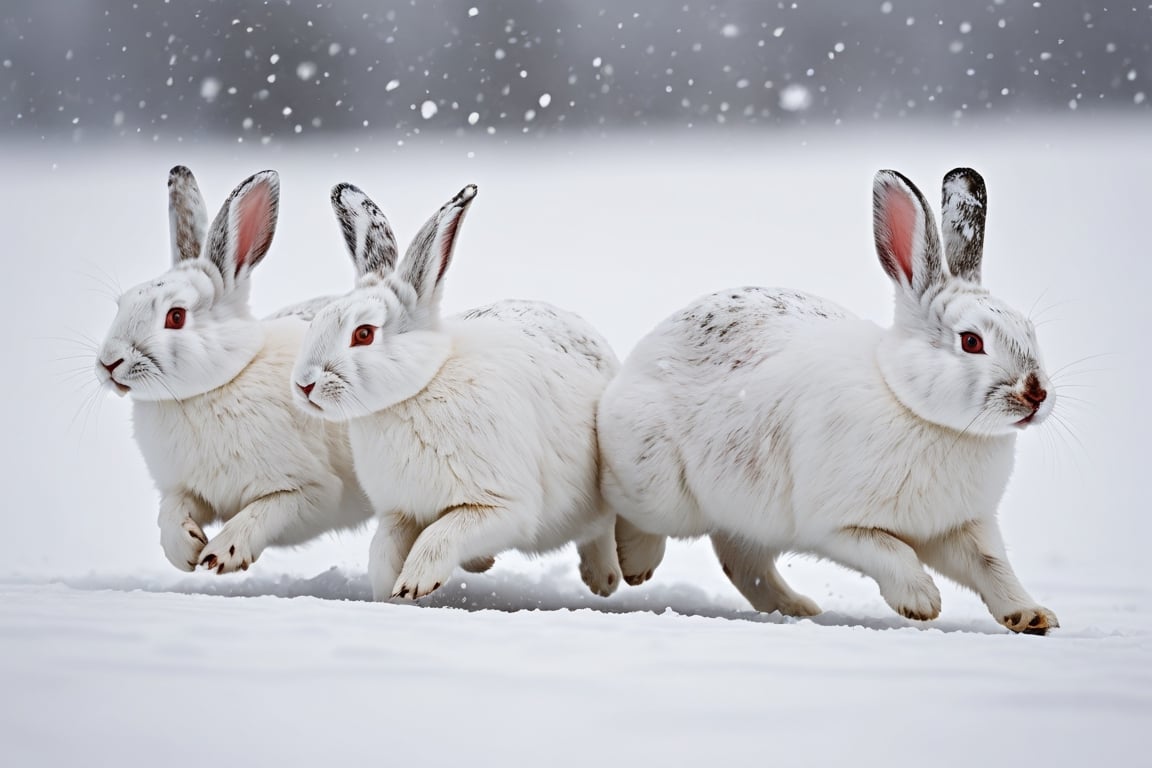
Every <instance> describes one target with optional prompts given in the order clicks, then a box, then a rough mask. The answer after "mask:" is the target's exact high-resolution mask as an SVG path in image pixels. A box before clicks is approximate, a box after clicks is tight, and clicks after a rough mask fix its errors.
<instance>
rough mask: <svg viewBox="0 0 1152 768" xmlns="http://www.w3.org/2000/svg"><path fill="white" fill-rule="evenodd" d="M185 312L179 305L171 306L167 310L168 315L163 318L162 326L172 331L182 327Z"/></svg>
mask: <svg viewBox="0 0 1152 768" xmlns="http://www.w3.org/2000/svg"><path fill="white" fill-rule="evenodd" d="M186 314H187V313H185V311H184V310H182V309H180V308H179V307H172V309H170V310H168V316H167V317H165V318H164V327H165V328H171V329H172V330H174V331H178V330H180V329H181V328H183V327H184V320H185V317H186Z"/></svg>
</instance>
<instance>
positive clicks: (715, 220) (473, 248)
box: [0, 120, 1152, 766]
mask: <svg viewBox="0 0 1152 768" xmlns="http://www.w3.org/2000/svg"><path fill="white" fill-rule="evenodd" d="M1148 137H1149V134H1148V125H1147V123H1146V122H1137V121H1128V122H1111V123H1110V122H1106V121H1100V120H1097V121H1090V120H1080V121H1074V122H1064V123H1059V122H1057V123H1027V122H1025V123H1022V124H1020V125H1017V126H1015V127H1004V126H1003V125H1001V126H998V127H992V126H973V125H969V126H966V127H963V128H955V127H941V126H937V125H934V124H927V123H925V124H914V123H913V124H910V125H909V126H907V127H902V128H901V129H900V130H899V132H897V133H892V132H889V131H885V130H882V129H881V128H877V129H875V130H874V131H872V132H868V133H861V132H848V131H836V130H825V131H804V132H799V131H794V132H788V131H777V132H764V133H750V132H749V133H742V134H733V133H724V134H707V133H704V134H700V135H699V136H696V137H691V136H688V137H685V136H684V135H683V134H680V135H678V136H676V137H672V136H667V137H661V136H658V135H650V134H644V135H636V136H632V137H626V136H622V137H617V138H613V139H611V140H605V139H600V138H595V137H589V138H585V139H580V140H575V139H568V140H564V141H560V140H535V141H525V142H523V143H520V144H517V145H516V146H514V147H506V146H501V145H500V144H498V143H496V142H492V143H490V144H489V143H484V142H475V141H470V142H464V141H457V140H454V139H449V140H445V141H444V142H443V143H441V142H439V141H438V140H434V139H431V138H424V139H422V140H421V141H419V142H418V143H416V144H409V145H408V146H404V147H399V148H396V147H393V148H388V149H379V148H372V149H369V148H363V147H361V148H358V147H357V146H356V145H355V143H354V142H353V141H352V140H351V139H349V140H348V141H347V142H341V141H334V142H332V143H327V144H322V145H321V144H316V145H295V146H292V147H290V148H285V147H279V148H277V147H275V146H269V147H257V146H249V145H247V144H244V145H198V146H189V147H186V148H182V147H180V146H171V147H167V148H162V149H161V148H151V147H148V148H141V149H135V150H128V149H123V148H114V147H105V148H102V149H101V148H99V147H93V146H86V147H61V146H51V147H49V146H44V145H37V144H24V145H14V144H11V143H9V144H0V163H2V167H3V168H4V172H3V177H2V179H0V210H2V211H3V212H4V213H3V216H4V230H5V233H6V235H5V246H4V249H5V253H6V258H5V267H4V269H5V272H6V278H5V280H4V281H3V286H4V287H3V291H4V293H5V295H4V300H3V301H0V324H2V325H3V327H5V328H8V329H9V331H8V333H7V334H6V336H5V342H4V358H5V360H6V362H7V364H8V376H7V377H6V379H5V385H6V387H5V388H6V394H7V396H6V397H5V398H4V400H3V404H2V405H0V409H2V411H0V412H2V413H3V423H4V425H5V429H4V432H5V434H7V435H8V439H7V443H6V444H7V450H6V456H5V459H4V462H3V470H2V471H3V489H4V494H5V501H4V504H3V507H2V508H3V510H4V513H3V523H4V526H3V527H4V533H3V536H0V691H3V694H4V695H3V701H2V703H0V764H3V765H5V766H25V765H37V766H40V765H44V766H49V765H51V766H56V765H60V766H67V765H77V764H85V765H112V764H115V765H119V766H136V765H147V766H153V765H163V766H186V765H187V766H191V765H204V764H211V763H213V762H217V761H222V762H235V761H237V760H242V761H244V762H246V763H250V764H256V765H280V766H287V765H305V764H321V765H341V764H343V765H362V764H367V763H368V762H369V761H372V762H374V763H376V764H388V765H391V764H405V763H407V764H415V765H452V764H455V765H458V764H468V765H527V764H547V765H587V764H598V765H622V764H631V765H659V764H664V765H689V764H698V763H700V762H702V761H710V762H712V763H713V764H716V765H744V764H753V763H755V764H764V765H773V764H780V765H810V764H813V765H814V764H844V763H846V762H848V763H852V764H858V765H887V764H895V765H904V764H908V765H911V764H921V763H927V764H933V765H976V764H986V763H992V762H1005V763H1016V762H1026V763H1040V764H1045V765H1058V766H1079V765H1088V764H1093V765H1103V764H1108V763H1115V762H1122V763H1133V764H1138V763H1140V762H1141V760H1143V759H1146V756H1147V754H1148V751H1147V728H1148V724H1149V723H1150V722H1152V565H1150V562H1149V558H1148V557H1147V555H1146V549H1147V547H1148V542H1149V540H1150V539H1152V517H1150V515H1149V510H1150V504H1149V500H1150V499H1149V493H1148V491H1147V487H1148V482H1147V472H1148V467H1149V464H1148V440H1149V434H1150V428H1152V423H1150V422H1152V419H1150V418H1149V416H1148V410H1147V408H1146V407H1143V404H1142V400H1144V399H1145V398H1146V395H1145V389H1146V388H1147V380H1148V376H1149V375H1150V374H1152V365H1150V364H1149V361H1148V352H1149V342H1148V332H1149V328H1150V327H1152V322H1150V321H1152V309H1150V307H1152V301H1150V300H1149V299H1150V296H1149V291H1150V290H1152V289H1150V287H1149V286H1150V285H1152V263H1150V261H1149V258H1148V257H1149V247H1148V243H1147V236H1146V233H1147V229H1148V216H1149V214H1150V212H1152V198H1150V196H1149V193H1148V184H1147V181H1146V180H1147V179H1148V178H1152V153H1149V151H1148V150H1149V147H1150V145H1149V138H1148ZM176 163H183V164H187V165H189V166H190V167H191V168H192V169H193V170H194V171H195V172H196V174H197V176H198V178H199V180H200V184H201V187H202V189H203V190H204V193H205V196H206V197H207V199H208V203H209V207H210V208H212V210H213V211H214V210H215V209H216V207H217V206H218V205H219V204H220V202H221V201H222V199H223V197H224V196H225V195H226V194H227V192H228V191H229V190H230V189H231V188H232V186H233V185H235V184H236V183H237V182H238V181H240V180H241V179H242V178H243V177H245V176H247V175H248V174H250V173H252V172H253V171H255V170H258V169H261V168H266V167H270V168H275V169H277V170H278V171H280V173H281V179H282V195H283V197H282V207H281V216H280V227H279V230H278V233H277V235H276V240H275V243H274V245H273V249H272V252H271V253H270V255H269V256H268V258H267V260H266V261H265V263H264V264H263V265H262V266H261V267H259V268H258V270H257V271H256V273H255V276H254V291H253V302H254V305H255V308H256V310H257V311H258V312H259V313H267V312H271V311H273V310H275V309H276V308H277V307H279V306H281V305H283V304H287V303H290V302H293V301H296V300H299V299H302V298H306V297H308V296H312V295H317V294H321V293H326V292H342V291H344V290H346V289H347V287H349V285H350V283H351V279H352V277H351V276H352V271H351V268H350V266H349V264H348V263H347V260H346V257H345V255H344V253H343V249H342V247H341V244H340V241H339V238H338V235H337V228H336V226H335V224H334V221H333V218H332V215H331V212H330V210H329V208H328V203H327V194H328V189H329V188H330V187H331V186H332V184H334V183H336V182H339V181H351V182H354V183H356V184H358V185H360V186H361V187H363V188H364V189H365V191H367V192H368V193H369V194H370V195H372V197H373V198H375V199H376V201H377V202H379V203H380V204H381V206H382V207H383V208H384V210H385V211H386V212H387V213H388V215H389V216H390V218H391V220H392V223H393V225H394V227H395V228H396V230H397V234H398V236H399V237H400V239H401V240H406V239H407V237H409V236H411V234H412V233H413V232H414V231H415V228H416V227H417V226H418V225H419V224H420V223H421V222H422V221H423V220H424V218H425V217H426V216H427V215H429V214H430V213H431V212H432V211H433V210H435V209H436V208H437V207H438V206H439V204H440V203H441V202H443V201H444V200H446V199H447V198H448V197H450V196H451V195H452V194H453V193H455V192H456V191H457V190H458V189H459V188H460V187H462V186H463V185H464V184H465V183H467V182H476V183H477V184H479V187H480V194H479V198H478V200H477V202H476V204H475V205H474V207H473V209H472V211H471V213H470V215H469V219H468V222H467V224H466V225H465V229H464V231H463V234H462V236H461V240H460V245H459V249H458V251H457V255H456V260H455V263H454V264H453V267H452V271H451V273H450V275H449V278H448V283H447V293H446V298H445V308H446V309H447V310H459V309H464V308H467V307H470V306H474V305H477V304H481V303H485V302H488V301H492V300H495V299H499V298H505V297H521V298H540V299H547V300H550V301H553V302H555V303H557V304H560V305H563V306H566V307H569V308H571V309H573V310H575V311H577V312H580V313H581V314H583V315H585V316H586V317H587V318H588V319H590V320H591V321H592V322H593V323H595V324H596V325H597V326H598V327H600V328H601V329H602V330H603V331H604V333H605V334H606V335H607V337H608V338H609V340H610V341H611V342H612V343H613V344H614V345H615V346H616V348H617V350H618V351H619V353H620V354H621V356H623V355H624V354H626V353H627V351H628V350H629V349H630V348H631V346H632V345H633V344H634V343H635V342H636V341H637V340H638V339H639V338H640V336H641V335H643V334H644V333H645V332H646V331H647V330H648V329H649V328H650V327H651V326H652V325H654V324H655V323H656V322H657V321H658V320H660V319H661V318H663V317H664V316H665V315H667V314H668V313H669V312H671V311H672V310H674V309H676V308H677V307H679V306H681V305H683V304H685V303H687V302H688V301H689V300H690V299H692V298H693V297H695V296H697V295H699V294H701V293H704V292H707V291H711V290H714V289H720V288H725V287H730V286H736V285H744V284H760V285H785V286H792V287H797V288H802V289H805V290H808V291H811V292H814V293H818V294H821V295H824V296H827V297H829V298H831V299H833V300H835V301H838V302H840V303H842V304H844V305H846V306H848V307H849V308H852V309H854V310H855V311H857V312H858V313H860V314H862V315H864V316H866V317H870V318H873V319H875V320H877V321H878V322H881V323H884V324H887V322H888V318H889V314H890V288H889V283H888V281H887V279H886V278H885V277H884V275H883V273H882V271H881V270H880V268H879V265H878V263H877V261H876V257H875V252H874V250H873V247H872V236H871V196H870V194H871V179H872V174H873V173H874V171H875V170H876V169H877V168H881V167H892V168H896V169H898V170H901V171H902V172H904V173H905V174H907V175H908V176H910V177H911V178H912V179H913V180H914V181H915V182H916V183H917V184H918V185H920V186H921V188H922V189H923V190H924V191H925V193H926V194H927V195H928V197H929V198H930V199H933V200H936V199H938V194H939V183H940V179H941V177H942V176H943V174H944V173H945V172H946V171H947V170H949V169H950V168H952V167H954V166H957V165H971V166H973V167H975V168H976V169H978V170H980V171H981V172H982V173H983V174H984V176H985V179H986V180H987V183H988V190H989V201H990V207H991V212H990V217H989V221H988V230H987V241H986V242H987V248H986V261H985V270H984V275H985V282H986V283H987V284H988V285H989V286H990V287H991V288H992V289H993V291H994V292H996V293H997V294H999V295H1001V296H1003V297H1004V298H1006V299H1008V300H1009V301H1011V302H1012V303H1014V304H1015V305H1017V306H1019V307H1021V308H1023V309H1025V310H1029V309H1031V311H1032V314H1033V316H1034V317H1035V318H1036V320H1037V322H1038V324H1039V329H1040V338H1041V343H1042V345H1043V347H1044V349H1045V353H1046V355H1047V362H1048V367H1049V370H1050V371H1051V372H1058V373H1056V374H1055V376H1054V379H1055V380H1056V383H1057V385H1058V395H1059V397H1060V400H1059V403H1058V405H1057V410H1056V415H1057V418H1055V419H1052V420H1050V421H1049V422H1048V423H1046V424H1045V425H1044V426H1043V427H1042V428H1040V429H1037V430H1034V431H1029V432H1027V433H1025V434H1024V435H1023V436H1022V438H1021V439H1020V441H1019V446H1018V448H1019V459H1018V464H1017V471H1016V473H1015V475H1014V477H1013V480H1012V483H1011V485H1010V488H1009V492H1008V495H1007V497H1006V499H1005V501H1004V504H1003V506H1002V510H1001V518H1002V523H1003V529H1004V533H1005V537H1006V539H1007V541H1008V544H1009V547H1010V554H1011V557H1012V560H1013V563H1014V564H1015V567H1016V570H1017V573H1018V574H1019V575H1020V577H1021V580H1022V581H1023V582H1024V584H1025V585H1026V586H1027V587H1028V588H1029V590H1030V591H1031V592H1032V593H1033V595H1034V596H1035V597H1036V598H1037V600H1039V601H1040V602H1041V603H1042V604H1044V605H1046V606H1048V607H1050V608H1051V609H1052V610H1054V611H1055V612H1056V614H1057V615H1058V616H1059V618H1060V622H1061V625H1062V626H1061V629H1060V630H1058V631H1057V632H1055V633H1053V634H1052V635H1051V636H1049V637H1025V636H1013V635H1009V634H1008V633H1007V632H1006V631H1005V630H1003V629H1001V628H1000V627H999V625H997V624H996V623H995V622H994V621H993V619H992V618H991V616H989V615H988V613H987V612H986V610H985V609H984V607H983V606H982V604H981V603H980V602H979V600H978V599H977V598H975V597H974V596H973V595H971V594H967V593H963V592H960V591H959V590H957V589H955V588H952V587H951V586H950V585H947V584H945V583H944V582H942V581H941V582H940V583H941V587H942V591H943V594H944V609H943V613H942V615H941V618H940V619H939V620H937V621H934V622H929V623H925V624H917V623H915V622H909V621H905V620H904V619H901V618H899V617H898V616H896V615H894V614H893V613H892V612H891V611H890V610H889V609H888V608H887V606H886V605H885V604H884V603H883V601H882V600H881V598H880V595H879V592H878V590H877V588H876V586H875V584H874V583H873V582H872V581H870V580H866V579H863V578H861V577H859V576H857V575H855V574H852V573H849V572H847V571H844V570H842V569H839V568H838V567H836V566H833V565H830V564H826V563H817V562H811V561H808V560H803V559H791V560H788V561H786V562H785V563H784V564H783V568H784V569H785V570H784V573H785V575H786V577H787V578H788V579H789V580H790V581H791V582H792V584H793V585H794V586H795V587H796V588H797V589H798V590H799V591H801V592H804V593H806V594H808V595H810V596H811V597H813V598H814V599H816V600H817V602H819V603H820V605H821V606H822V607H823V608H825V610H826V613H825V614H823V615H821V616H818V617H816V618H815V619H812V620H802V621H795V620H786V619H782V618H781V617H779V616H778V615H767V616H763V615H758V614H755V613H753V612H752V611H750V610H749V609H748V607H747V605H746V603H744V602H743V600H742V599H741V598H740V597H739V596H738V595H737V593H736V592H735V590H734V589H733V588H732V587H731V586H730V585H729V584H728V583H727V581H726V580H725V579H724V577H723V575H722V574H721V573H720V569H719V567H718V565H717V564H716V563H715V561H714V559H713V557H712V554H711V550H710V548H709V546H708V545H707V544H706V543H704V542H696V543H682V544H677V545H675V546H673V547H672V548H670V551H669V553H668V555H667V557H666V559H665V562H664V565H663V566H662V567H661V569H660V570H659V571H658V572H657V575H656V578H655V579H654V580H653V581H652V582H650V583H649V584H646V585H645V586H643V587H638V588H627V587H625V588H623V589H622V590H621V591H620V592H618V593H617V594H616V595H615V596H613V597H612V598H610V599H607V600H604V599H600V598H595V597H592V596H590V595H588V594H587V593H586V591H585V590H584V588H583V585H582V584H581V583H580V580H579V577H578V575H577V572H576V558H575V553H574V552H573V551H571V550H569V551H564V552H561V553H557V554H556V555H553V556H550V557H546V558H541V559H538V560H528V559H525V558H522V557H518V556H514V555H505V556H502V557H501V558H499V560H498V563H497V565H496V567H495V568H494V569H493V570H492V571H490V572H489V573H488V574H485V575H482V576H476V575H471V574H469V575H464V574H462V573H458V574H457V578H456V579H455V580H454V581H452V582H451V583H450V584H449V585H447V586H446V587H445V588H444V589H443V590H441V591H440V592H438V593H436V594H435V595H433V596H432V597H431V598H428V599H427V600H425V601H423V603H422V604H421V605H419V606H415V607H413V606H393V605H377V604H373V603H371V602H368V598H369V594H370V590H369V587H368V583H367V578H366V575H365V567H366V560H367V533H365V532H359V533H346V534H341V535H333V536H330V537H327V538H325V539H322V540H319V541H316V542H314V543H312V544H310V545H308V546H306V547H301V548H299V549H296V550H271V551H268V552H266V553H265V554H264V556H263V557H262V558H261V559H260V561H259V563H257V564H256V565H255V567H254V568H253V569H252V570H250V571H249V572H248V573H245V574H242V575H234V576H223V577H218V576H215V575H212V574H207V573H196V574H192V575H185V574H181V573H178V572H176V571H175V570H173V569H172V568H171V567H170V566H169V565H168V564H167V562H166V561H165V560H164V557H163V555H162V553H161V550H160V546H159V538H158V530H157V528H156V523H155V518H156V512H155V505H156V494H155V491H154V490H153V488H152V486H151V482H150V480H149V478H148V476H147V474H146V472H145V469H144V465H143V463H142V461H141V459H140V457H139V455H138V452H137V450H136V447H135V444H134V443H133V442H132V439H131V427H130V423H129V413H130V408H129V404H128V403H127V402H126V401H121V400H118V399H115V398H113V397H110V396H107V395H104V394H103V393H100V392H98V391H97V389H96V386H95V382H94V379H93V377H92V374H91V365H92V354H93V344H90V343H88V341H86V340H94V339H98V338H99V337H101V336H102V334H103V333H104V330H105V328H106V326H107V324H108V323H109V321H110V320H111V318H112V316H113V314H114V305H113V302H112V301H111V298H112V296H113V295H114V293H115V290H116V286H121V287H127V286H129V285H131V284H134V283H136V282H139V281H141V280H144V279H147V278H150V277H152V276H154V275H155V274H157V273H159V272H161V271H162V270H163V269H165V268H166V266H167V263H168V233H167V214H166V193H165V182H166V178H167V172H168V169H169V167H170V166H172V165H174V164H176ZM460 609H463V610H460Z"/></svg>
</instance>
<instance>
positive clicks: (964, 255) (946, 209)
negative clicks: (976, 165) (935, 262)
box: [940, 168, 988, 284]
mask: <svg viewBox="0 0 1152 768" xmlns="http://www.w3.org/2000/svg"><path fill="white" fill-rule="evenodd" d="M987 216H988V192H987V190H985V188H984V179H983V178H981V176H980V174H978V173H976V171H974V170H972V169H971V168H954V169H952V170H951V171H949V172H948V173H947V175H945V176H944V192H943V203H942V207H941V212H940V227H941V229H942V230H943V232H944V254H945V256H946V258H947V259H948V270H949V271H950V272H951V273H952V274H953V275H955V276H956V277H960V278H963V279H964V280H968V281H970V282H973V283H977V284H979V283H980V262H981V260H982V259H983V257H984V222H985V219H986V218H987Z"/></svg>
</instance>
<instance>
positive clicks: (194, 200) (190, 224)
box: [168, 165, 208, 264]
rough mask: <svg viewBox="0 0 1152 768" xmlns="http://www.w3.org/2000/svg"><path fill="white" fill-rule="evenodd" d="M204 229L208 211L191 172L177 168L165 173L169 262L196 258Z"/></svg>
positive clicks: (206, 228) (205, 229) (174, 262)
mask: <svg viewBox="0 0 1152 768" xmlns="http://www.w3.org/2000/svg"><path fill="white" fill-rule="evenodd" d="M207 230H208V208H207V206H205V205H204V196H203V195H201V194H200V187H199V186H197V184H196V177H195V176H193V175H192V171H190V170H188V169H187V168H185V167H184V166H182V165H178V166H176V167H175V168H173V169H172V170H170V171H169V172H168V232H169V234H170V236H171V240H172V263H173V264H176V263H178V262H181V261H183V260H184V259H195V258H197V257H199V256H200V249H201V248H203V247H204V237H205V233H206V231H207Z"/></svg>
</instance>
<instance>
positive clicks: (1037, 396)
mask: <svg viewBox="0 0 1152 768" xmlns="http://www.w3.org/2000/svg"><path fill="white" fill-rule="evenodd" d="M1023 395H1024V399H1025V400H1027V401H1028V403H1029V404H1030V405H1031V406H1032V407H1033V408H1039V407H1040V403H1042V402H1044V400H1045V399H1047V397H1048V390H1046V389H1044V387H1042V386H1040V379H1038V378H1037V377H1036V374H1032V375H1031V376H1029V377H1028V381H1026V382H1025V387H1024V392H1023Z"/></svg>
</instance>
